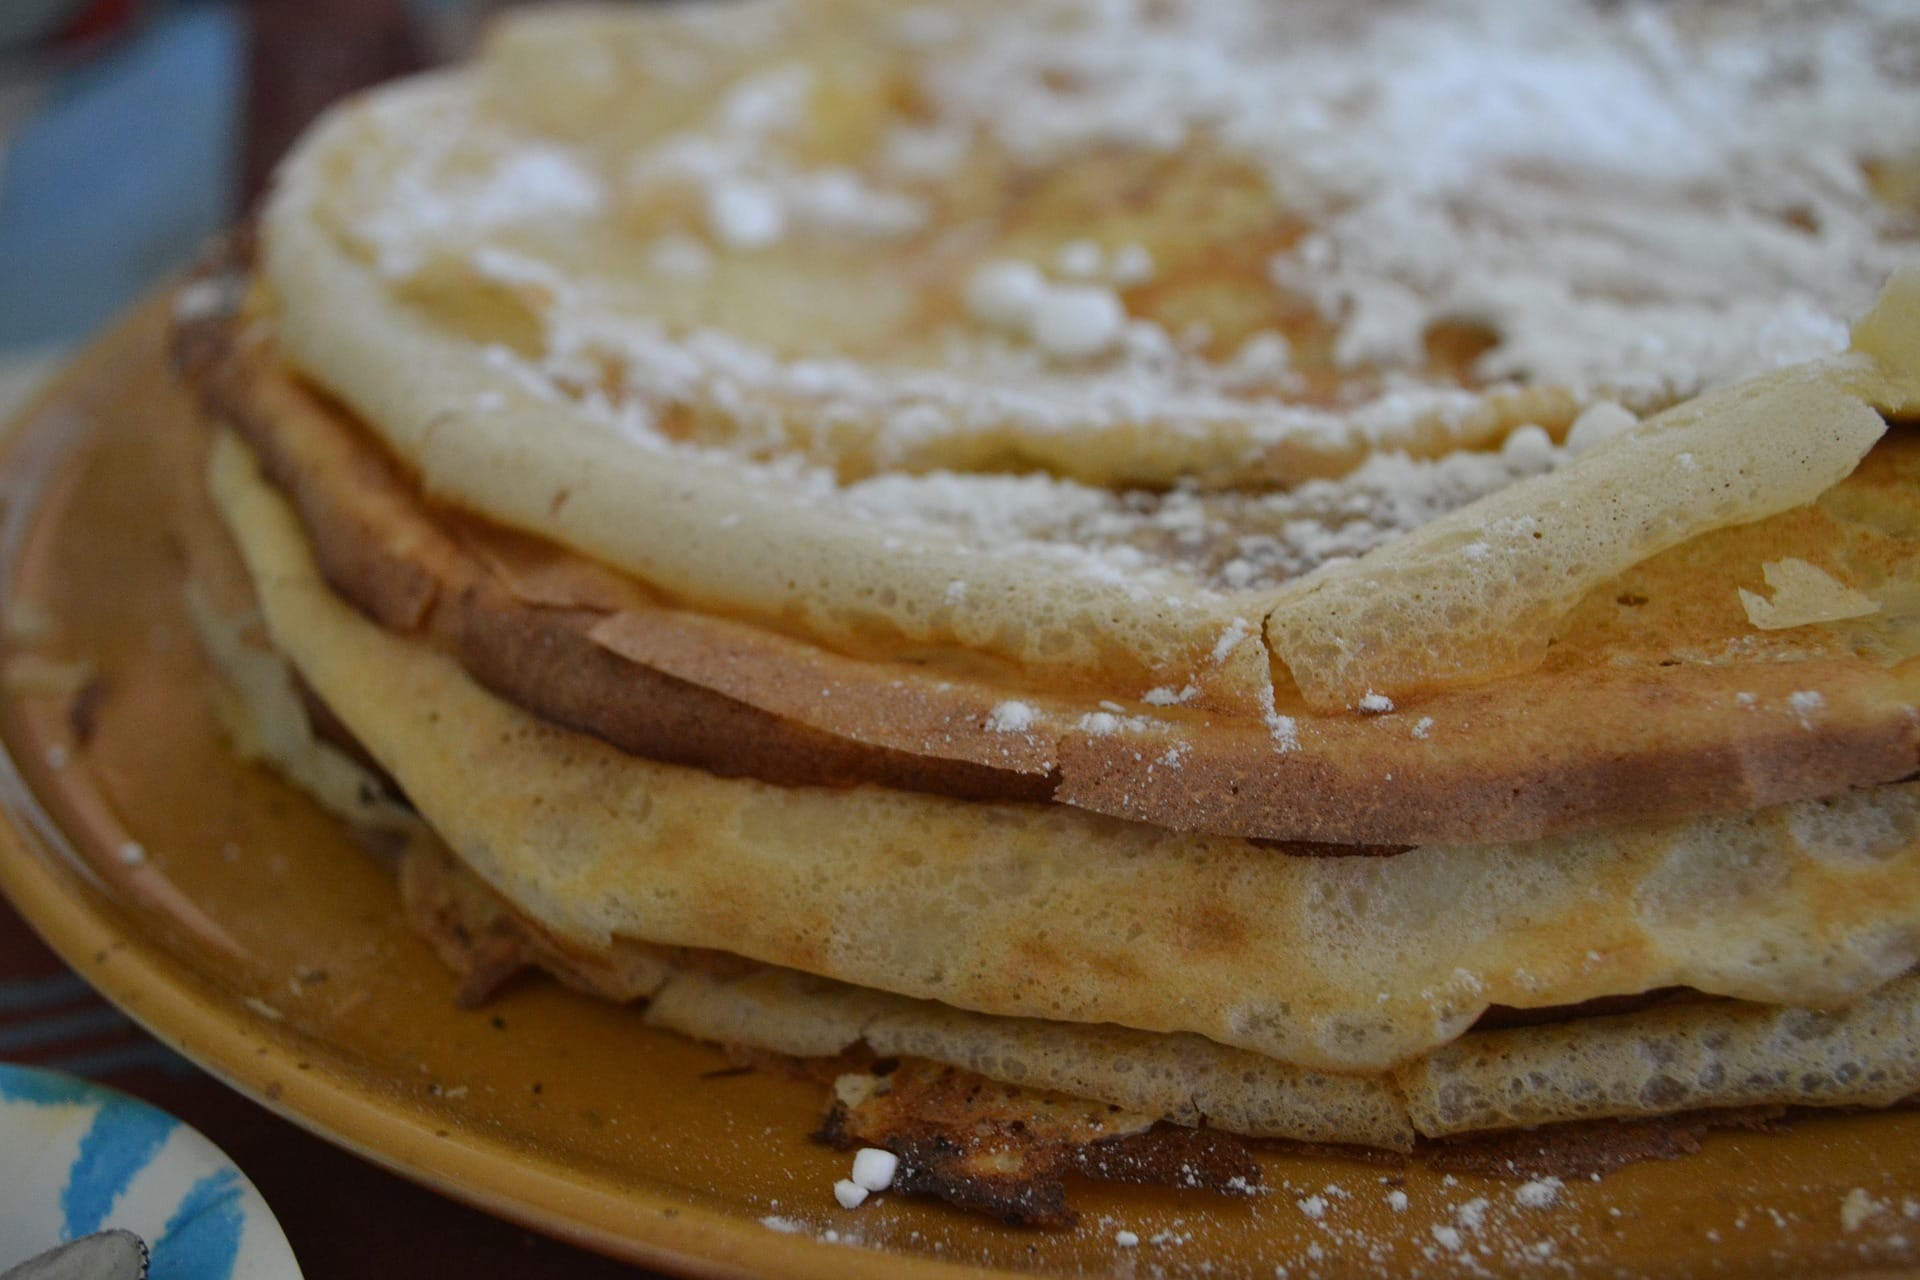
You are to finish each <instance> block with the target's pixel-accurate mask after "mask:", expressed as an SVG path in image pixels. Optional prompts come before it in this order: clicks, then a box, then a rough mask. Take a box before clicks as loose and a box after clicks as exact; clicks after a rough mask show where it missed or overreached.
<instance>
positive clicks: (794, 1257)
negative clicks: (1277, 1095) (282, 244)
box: [0, 311, 1920, 1277]
mask: <svg viewBox="0 0 1920 1280" xmlns="http://www.w3.org/2000/svg"><path fill="white" fill-rule="evenodd" d="M162 328H163V324H162V318H161V316H160V315H159V314H158V313H157V312H153V311H149V312H147V313H144V314H142V315H139V316H136V317H135V318H134V319H132V320H131V321H129V322H127V323H126V324H125V325H123V326H122V327H121V328H120V329H119V330H117V331H116V332H114V333H113V334H111V335H109V336H108V337H107V338H106V339H104V340H103V341H102V342H101V343H100V344H99V345H97V346H96V347H95V348H94V349H93V350H92V351H91V352H90V353H89V354H88V355H87V356H86V357H85V358H84V359H82V360H81V362H80V363H79V365H78V366H77V367H76V368H75V369H74V370H73V371H72V372H71V373H70V374H69V375H68V376H67V377H66V378H65V379H64V380H63V381H62V382H61V383H60V384H59V385H58V386H57V387H56V388H55V389H54V390H53V391H52V392H51V393H50V394H49V395H48V396H47V397H46V398H44V399H43V400H42V401H41V402H40V404H39V405H38V406H37V407H35V408H34V409H33V410H32V411H31V412H30V413H29V414H28V415H27V417H26V418H25V419H24V420H23V421H22V422H21V423H19V424H18V426H17V429H16V432H15V434H14V435H13V437H12V439H11V443H10V445H9V446H8V451H7V453H6V456H5V459H4V462H0V497H4V502H5V507H4V519H3V520H0V594H4V600H3V601H0V606H4V616H5V619H6V622H7V626H6V629H5V631H6V639H5V642H4V643H5V653H4V663H5V667H4V669H5V672H6V680H5V685H4V689H3V690H0V734H3V735H4V740H5V745H6V748H7V751H8V753H9V754H10V756H11V761H12V763H11V765H6V764H4V762H0V801H4V806H5V810H6V813H5V823H4V826H3V827H0V887H3V888H4V889H5V891H6V892H7V894H8V896H9V897H11V898H12V900H13V902H14V903H15V905H16V906H17V907H18V908H19V910H20V912H21V913H22V914H23V915H24V916H26V917H27V919H29V920H30V921H32V922H33V924H34V925H35V927H36V928H38V929H39V930H40V932H41V933H42V934H43V935H44V936H45V937H46V938H47V940H48V941H49V942H50V943H51V944H52V945H53V946H54V948H55V949H56V950H58V951H59V952H60V953H61V955H62V956H64V957H65V958H66V959H67V961H68V962H69V963H71V964H72V965H73V966H74V968H75V969H77V970H78V971H79V972H80V973H81V974H82V975H84V976H85V977H87V978H88V979H89V980H90V981H91V982H93V983H94V985H96V986H97V987H99V988H100V990H101V991H102V992H103V993H105V994H106V995H107V996H108V997H109V998H110V999H112V1000H113V1001H115V1002H116V1003H117V1004H119V1005H120V1006H121V1007H122V1008H124V1009H125V1010H126V1011H127V1012H128V1013H129V1014H131V1015H132V1016H133V1017H135V1018H137V1019H139V1020H140V1021H141V1022H142V1023H144V1024H145V1025H146V1026H147V1027H148V1028H149V1029H150V1030H152V1031H153V1033H154V1034H155V1035H157V1036H159V1037H160V1038H161V1039H163V1040H165V1041H167V1042H168V1043H169V1044H171V1045H173V1046H174V1047H175V1048H177V1049H178V1050H179V1051H180V1052H182V1053H183V1054H185V1055H186V1056H187V1057H189V1058H191V1059H193V1060H194V1061H196V1062H198V1063H200V1064H201V1065H202V1066H204V1067H206V1068H207V1069H208V1070H210V1071H212V1072H214V1073H216V1074H217V1075H219V1076H220V1077H221V1078H222V1079H224V1080H226V1081H227V1082H228V1083H229V1084H231V1085H233V1087H235V1088H237V1089H239V1090H241V1091H242V1092H244V1093H246V1094H247V1095H249V1096H250V1097H252V1098H254V1099H256V1100H257V1101H259V1102H260V1103H261V1104H262V1105H264V1106H267V1107H269V1108H271V1109H273V1110H275V1111H277V1112H279V1113H281V1114H282V1115H285V1116H287V1117H289V1118H290V1119H293V1120H295V1121H297V1122H299V1123H300V1124H303V1125H305V1126H307V1127H308V1128H310V1129H312V1130H314V1131H315V1132H317V1133H319V1134H321V1135H323V1136H325V1137H327V1138H329V1139H331V1140H333V1141H335V1142H338V1143H340V1144H341V1145H343V1146H345V1147H348V1148H350V1149H352V1150H354V1151H356V1152H359V1153H360V1154H362V1155H363V1156H365V1157H366V1158H368V1159H370V1160H375V1161H377V1162H379V1163H381V1164H384V1165H386V1166H388V1167H390V1168H392V1169H396V1170H398V1171H399V1172H401V1173H403V1174H406V1175H407V1176H409V1177H412V1178H415V1179H418V1180H419V1181H421V1182H423V1183H426V1184H428V1185H430V1186H433V1187H436V1188H439V1189H440V1190H442V1191H444V1192H446V1193H447V1194H449V1195H452V1196H456V1197H458V1198H460V1199H463V1200H466V1201H469V1202H471V1203H473V1204H476V1205H479V1206H481V1207H483V1208H486V1209H488V1210H491V1211H493V1212H495V1213H499V1214H502V1215H505V1216H507V1217H510V1218H514V1219H517V1220H519V1221H521V1222H524V1223H526V1224H528V1225H529V1226H533V1227H537V1228H540V1229H542V1230H544V1231H548V1232H551V1233H552V1234H554V1235H557V1236H562V1237H564V1238H566V1239H569V1240H572V1241H575V1242H577V1243H580V1244H584V1245H587V1246H589V1247H591V1248H595V1249H600V1250H604V1251H605V1252H608V1253H611V1254H616V1255H619V1256H623V1257H627V1258H631V1259H634V1260H637V1261H641V1262H646V1263H650V1264H652V1265H655V1266H659V1267H664V1268H667V1269H672V1270H682V1271H685V1272H688V1273H695V1274H706V1275H747V1274H754V1275H784V1276H854V1277H857V1276H880V1275H885V1276H913V1275H934V1274H938V1275H942V1276H951V1275H955V1274H965V1273H967V1272H969V1271H971V1272H973V1273H976V1274H978V1273H994V1274H1036V1273H1038V1274H1084V1273H1087V1272H1095V1273H1105V1272H1117V1273H1120V1274H1138V1275H1171V1276H1181V1275H1196V1276H1197V1275H1206V1274H1211V1275H1235V1274H1252V1275H1262V1276H1276V1275H1283V1274H1284V1275H1288V1276H1314V1275H1324V1276H1342V1275H1370V1274H1378V1273H1381V1272H1394V1273H1411V1274H1420V1273H1426V1274H1446V1273H1451V1272H1457V1271H1461V1270H1474V1271H1477V1272H1478V1273H1481V1274H1487V1273H1493V1274H1500V1273H1519V1274H1543V1275H1576V1276H1583V1275H1615V1274H1621V1273H1630V1274H1646V1275H1660V1274H1665V1275H1692V1274H1697V1273H1702V1272H1706V1271H1709V1270H1724V1271H1725V1272H1726V1273H1728V1274H1740V1275H1767V1274H1773V1275H1806V1274H1809V1273H1812V1272H1824V1273H1830V1274H1842V1273H1850V1272H1863V1271H1869V1270H1879V1271H1889V1270H1905V1269H1908V1268H1911V1267H1912V1265H1913V1263H1914V1261H1915V1260H1916V1258H1920V1113H1915V1112H1911V1111H1909V1112H1902V1113H1894V1114H1878V1115H1873V1114H1863V1115H1833V1116H1825V1117H1820V1118H1818V1119H1808V1120H1801V1121H1799V1122H1797V1123H1796V1124H1795V1125H1794V1126H1793V1127H1792V1128H1791V1130H1790V1131H1788V1132H1786V1133H1774V1134H1758V1133H1744V1132H1727V1133H1720V1134H1716V1135H1713V1136H1710V1137H1709V1138H1707V1140H1706V1145H1705V1149H1704V1150H1702V1151H1700V1152H1699V1153H1698V1154H1696V1155H1694V1156H1691V1157H1689V1158H1687V1159H1684V1160H1679V1161H1671V1162H1661V1161H1654V1162H1648V1163H1643V1164H1639V1165H1634V1166H1631V1167H1628V1168H1626V1169H1623V1170H1621V1171H1619V1172H1617V1173H1615V1174H1612V1175H1610V1176H1609V1177H1607V1178H1606V1179H1605V1180H1604V1181H1601V1182H1597V1183H1595V1182H1586V1181H1581V1182H1576V1183H1572V1184H1569V1185H1567V1186H1565V1187H1561V1188H1557V1189H1556V1188H1540V1187H1535V1188H1533V1189H1531V1190H1530V1191H1529V1192H1527V1193H1526V1194H1521V1193H1520V1187H1521V1185H1522V1184H1521V1183H1520V1182H1518V1181H1503V1180H1499V1179H1483V1178H1471V1177H1461V1178H1457V1179H1456V1178H1450V1177H1445V1176H1443V1175H1440V1174H1438V1173H1435V1172H1432V1171H1430V1170H1426V1169H1424V1168H1420V1167H1418V1166H1416V1167H1412V1168H1397V1167H1394V1166H1391V1165H1381V1164H1372V1163H1367V1162H1364V1161H1361V1160H1358V1159H1348V1158H1342V1157H1338V1156H1330V1155H1324V1154H1303V1153H1299V1152H1291V1151H1279V1150H1276V1151H1274V1152H1272V1153H1271V1154H1270V1155H1268V1156H1266V1157H1265V1167H1266V1179H1267V1188H1266V1190H1265V1191H1264V1193H1263V1194H1261V1195H1258V1196H1255V1197H1252V1198H1250V1199H1223V1198H1218V1197H1214V1196H1211V1195H1207V1194H1203V1193H1188V1194H1180V1193H1177V1192H1172V1191H1166V1190H1160V1189H1143V1188H1130V1187H1115V1186H1108V1185H1101V1184H1087V1185H1085V1186H1081V1187H1076V1188H1075V1189H1074V1195H1075V1203H1076V1204H1077V1205H1078V1207H1079V1208H1080V1210H1081V1212H1082V1220H1081V1224H1080V1225H1079V1226H1078V1227H1076V1228H1074V1229H1071V1230H1061V1231H1044V1232H1043V1231H1031V1230H1014V1229H1008V1228H1004V1227H1001V1226H998V1225H996V1224H993V1223H990V1222H985V1221H980V1220H976V1219H973V1218H969V1217H966V1216H963V1215H960V1214H957V1213H954V1212H951V1211H949V1210H947V1209H945V1208H943V1207H941V1206H939V1205H934V1204H926V1203H917V1202H913V1201H909V1200H904V1199H901V1198H899V1197H895V1196H881V1197H878V1198H876V1199H875V1200H873V1201H870V1202H869V1203H868V1204H867V1205H865V1206H864V1207H862V1208H861V1209H859V1210H856V1211H853V1212H847V1211H843V1210H841V1209H839V1208H838V1207H837V1206H836V1205H835V1203H834V1200H833V1196H832V1192H831V1188H832V1185H833V1182H834V1180H835V1179H836V1178H838V1177H843V1176H845V1171H846V1168H847V1158H846V1157H845V1156H844V1155H842V1154H839V1153H835V1152H831V1151H828V1150H824V1149H822V1148H820V1147H818V1146H816V1145H814V1144H813V1143H811V1142H810V1141H809V1140H808V1133H809V1132H810V1130H811V1129H812V1128H813V1126H814V1125H815V1123H816V1122H817V1121H818V1119H819V1116H820V1113H821V1107H822V1103H823V1098H822V1093H821V1090H820V1089H819V1088H818V1087H817V1086H816V1085H813V1084H810V1083H806V1082H802V1081H795V1080H788V1079H784V1078H780V1077H777V1076H774V1075H769V1074H762V1073H755V1074H746V1075H741V1074H735V1073H731V1072H727V1071H725V1070H724V1068H725V1067H726V1066H727V1063H726V1060H725V1059H724V1058H723V1057H722V1056H721V1055H720V1054H718V1053H717V1052H714V1051H712V1050H709V1049H705V1048H701V1047H699V1046H696V1045H693V1044H690V1043H687V1042H686V1041H683V1040H679V1039H676V1038H674V1037H672V1036H669V1035H665V1034H662V1033H658V1032H654V1031H651V1030H649V1029H647V1028H646V1027H644V1026H642V1025H641V1022H640V1019H638V1018H636V1017H634V1016H632V1014H631V1013H630V1012H629V1011H626V1010H623V1009H620V1008H618V1007H614V1006H609V1005H606V1004H602V1003H598V1002H595V1001H593V1000H589V999H586V998H584V997H580V996H577V995H575V994H573V993H571V992H568V991H565V990H563V989H561V988H559V987H558V986H556V985H554V984H552V983H548V982H544V981H528V982H524V983H521V984H519V985H517V986H515V987H514V988H513V989H512V990H510V991H509V992H507V993H506V994H505V995H504V996H503V997H502V998H501V999H499V1000H498V1001H497V1002H495V1003H494V1004H493V1005H492V1006H491V1007H489V1008H487V1009H484V1010H480V1011H476V1012H463V1011H461V1010H459V1009H456V1008H455V1006H454V1002H453V983H452V981H451V979H450V978H449V977H448V975H447V974H446V973H445V972H444V971H443V970H442V969H441V967H440V965H439V964H438V963H437V961H436V960H435V959H434V957H433V956H432V955H431V954H430V952H429V951H428V949H427V948H426V946H425V945H424V944H422V943H421V942H419V941H418V940H416V939H415V938H414V937H413V936H412V935H411V934H410V933H409V932H408V930H407V929H406V927H405V925H404V924H403V922H402V920H401V917H400V913H399V910H398V906H397V895H396V893H395V890H394V886H393V884H392V881H391V879H390V877H389V875H388V873H387V871H386V870H385V869H384V868H383V867H382V866H381V864H380V863H379V861H378V859H377V858H375V857H374V856H372V855H370V854H368V853H366V852H363V851H361V850H360V849H358V848H357V847H356V846H355V844H354V843H353V841H352V840H351V839H350V838H349V837H348V836H347V835H346V833H345V832H344V831H343V830H342V829H341V828H340V827H339V826H337V825H336V824H335V823H333V822H332V821H330V820H329V819H327V818H325V817H323V816H322V815H321V814H319V813H318V812H317V811H316V810H315V809H314V808H313V807H312V806H310V805H309V804H308V803H307V802H306V801H305V800H304V799H303V798H302V797H301V796H300V795H298V794H297V793H295V792H293V791H292V790H290V789H288V788H287V787H285V786H283V785H281V784H280V783H279V782H278V781H277V780H276V779H274V778H273V777H271V776H269V775H267V774H266V773H264V772H262V771H260V770H258V769H256V768H252V767H249V766H246V765H243V764H240V763H238V762H237V761H235V760H234V759H233V758H232V757H231V755H230V754H229V753H228V752H227V751H226V750H225V748H224V746H223V744H222V742H221V740H220V737H219V735H218V732H217V730H216V729H215V727H214V725H213V723H212V720H211V717H210V715H209V713H208V711H207V709H206V706H205V702H204V698H203V692H204V675H203V672H202V670H201V667H200V662H199V658H198V655H197V653H196V651H195V648H194V644H193V641H192V636H191V633H190V631H189V629H188V626H187V624H186V621H185V618H184V616H183V612H182V608H181V604H180V585H181V583H180V572H181V571H180V564H179V554H178V550H177V548H176V547H175V545H174V544H173V543H172V542H171V541H170V539H169V537H168V535H167V532H166V529H167V513H166V500H165V492H166V484H165V483H164V482H163V481H162V480H161V479H159V478H157V477H156V474H155V468H156V466H157V462H156V459H155V457H154V451H153V450H152V448H151V445H150V435H151V433H153V432H155V431H157V430H160V429H162V428H164V427H165V426H166V425H167V424H168V423H170V422H171V421H173V420H175V419H176V418H177V416H178V415H180V414H183V413H186V412H188V410H187V408H186V405H185V403H184V401H183V399H182V396H181V393H180V392H179V391H178V390H177V389H176V388H174V387H173V386H172V385H171V383H170V381H169V379H168V376H167V374H166V372H165V369H164V364H163V361H162V358H161V354H160V344H161V331H162ZM82 690H84V692H83V691H82ZM1850 1196H1851V1200H1849V1197H1850ZM1542 1202H1546V1203H1542ZM1849 1203H1851V1205H1852V1209H1851V1211H1848V1209H1847V1206H1848V1205H1849ZM1396 1206H1400V1207H1396ZM1127 1240H1137V1243H1132V1244H1127V1243H1123V1241H1127Z"/></svg>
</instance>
